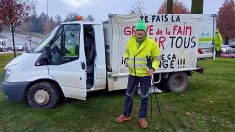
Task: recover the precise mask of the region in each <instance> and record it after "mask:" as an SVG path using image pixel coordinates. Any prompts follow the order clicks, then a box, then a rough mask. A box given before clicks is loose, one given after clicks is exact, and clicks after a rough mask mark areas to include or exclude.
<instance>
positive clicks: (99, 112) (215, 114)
mask: <svg viewBox="0 0 235 132" xmlns="http://www.w3.org/2000/svg"><path fill="white" fill-rule="evenodd" d="M11 58H12V55H9V54H8V55H2V54H0V74H2V72H3V68H4V66H5V64H6V63H7V62H9V61H10V59H11ZM200 64H201V65H203V66H204V67H205V68H206V73H205V74H204V75H202V74H199V73H194V74H193V76H192V77H190V86H189V89H188V90H187V91H185V92H184V93H180V94H179V93H170V92H164V93H161V94H159V95H158V100H159V104H160V109H161V112H162V116H161V117H159V114H158V112H157V106H156V102H155V100H154V111H153V112H154V113H153V118H152V119H150V109H149V114H148V119H149V120H150V122H149V124H150V128H149V129H147V130H148V131H164V132H165V131H169V132H172V131H180V132H181V131H198V132H201V131H217V132H220V131H231V132H232V131H235V59H229V58H227V59H224V58H219V59H216V60H214V61H213V60H204V61H201V62H200ZM0 78H1V77H0ZM124 94H125V91H124V90H121V91H115V92H106V91H98V92H93V93H88V97H87V101H80V100H73V99H69V100H68V101H67V102H62V103H60V104H59V105H58V107H56V109H52V110H41V109H32V108H30V107H29V106H28V105H27V103H24V102H20V103H15V102H11V101H8V100H6V99H5V98H4V95H3V93H2V92H0V131H20V132H24V131H32V132H34V131H40V132H42V131H56V132H60V131H66V132H67V131H76V132H77V131H95V132H100V131H107V132H109V131H121V132H126V131H133V132H136V131H145V130H143V129H140V127H139V126H138V124H137V113H138V109H139V104H140V97H139V96H135V100H134V107H133V114H132V119H131V120H130V121H128V122H126V123H121V124H118V123H115V122H114V118H115V117H117V116H118V115H120V114H121V113H122V110H123V101H124Z"/></svg>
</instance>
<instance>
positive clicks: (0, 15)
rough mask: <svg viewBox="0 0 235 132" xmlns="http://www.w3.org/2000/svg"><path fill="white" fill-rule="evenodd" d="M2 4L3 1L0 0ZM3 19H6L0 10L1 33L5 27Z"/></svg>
mask: <svg viewBox="0 0 235 132" xmlns="http://www.w3.org/2000/svg"><path fill="white" fill-rule="evenodd" d="M0 5H2V1H0ZM3 21H4V17H3V13H2V12H0V34H1V32H2V30H3V28H4V23H3Z"/></svg>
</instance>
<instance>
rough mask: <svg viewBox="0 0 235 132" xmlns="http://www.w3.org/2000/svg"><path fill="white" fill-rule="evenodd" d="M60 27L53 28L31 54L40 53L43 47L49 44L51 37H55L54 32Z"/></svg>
mask: <svg viewBox="0 0 235 132" xmlns="http://www.w3.org/2000/svg"><path fill="white" fill-rule="evenodd" d="M59 27H60V26H57V27H56V28H54V29H53V30H52V31H51V32H50V34H49V35H48V37H47V38H45V39H44V40H43V41H42V43H41V44H40V45H38V46H37V48H35V49H34V51H33V53H42V51H43V49H44V47H45V46H46V45H47V44H48V43H49V42H50V40H51V39H52V37H53V36H54V35H55V33H56V31H57V30H58V28H59Z"/></svg>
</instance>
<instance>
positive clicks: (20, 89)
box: [2, 81, 30, 102]
mask: <svg viewBox="0 0 235 132" xmlns="http://www.w3.org/2000/svg"><path fill="white" fill-rule="evenodd" d="M29 83H30V82H6V81H3V82H2V91H3V93H4V94H5V97H6V98H7V99H9V100H12V101H17V102H18V101H22V100H23V99H24V92H25V89H26V87H27V86H28V84H29Z"/></svg>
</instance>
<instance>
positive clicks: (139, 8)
mask: <svg viewBox="0 0 235 132" xmlns="http://www.w3.org/2000/svg"><path fill="white" fill-rule="evenodd" d="M129 14H144V2H143V1H142V0H136V2H135V3H134V4H133V5H132V7H131V10H130V13H129Z"/></svg>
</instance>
